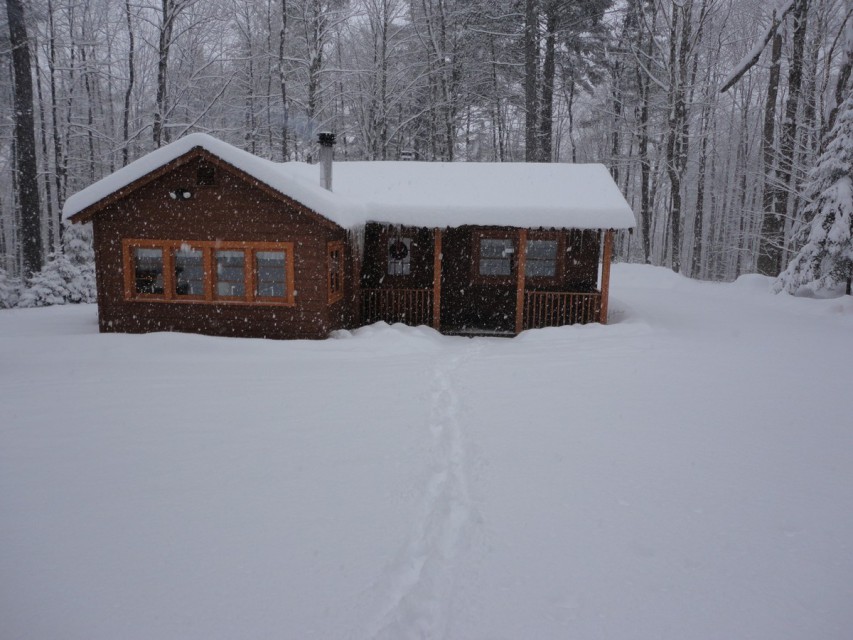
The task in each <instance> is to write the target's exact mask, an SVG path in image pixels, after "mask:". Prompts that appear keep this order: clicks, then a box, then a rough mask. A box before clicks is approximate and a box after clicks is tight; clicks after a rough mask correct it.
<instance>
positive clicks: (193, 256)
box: [175, 246, 204, 296]
mask: <svg viewBox="0 0 853 640" xmlns="http://www.w3.org/2000/svg"><path fill="white" fill-rule="evenodd" d="M175 294H176V295H179V296H203V295H204V259H203V256H202V252H201V251H200V250H197V249H192V248H191V247H188V246H183V247H181V248H180V249H179V250H178V251H175Z"/></svg>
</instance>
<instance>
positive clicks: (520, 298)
mask: <svg viewBox="0 0 853 640" xmlns="http://www.w3.org/2000/svg"><path fill="white" fill-rule="evenodd" d="M526 265H527V229H519V231H518V260H516V262H515V278H516V279H515V282H516V290H515V333H516V335H518V334H519V333H521V332H522V330H523V329H524V271H525V266H526Z"/></svg>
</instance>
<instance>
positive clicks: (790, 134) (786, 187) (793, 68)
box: [766, 0, 809, 276]
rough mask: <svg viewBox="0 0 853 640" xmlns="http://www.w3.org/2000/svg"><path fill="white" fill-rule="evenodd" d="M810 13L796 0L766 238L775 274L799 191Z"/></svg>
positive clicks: (802, 0)
mask: <svg viewBox="0 0 853 640" xmlns="http://www.w3.org/2000/svg"><path fill="white" fill-rule="evenodd" d="M808 12H809V3H808V0H796V3H795V5H794V11H793V14H792V19H793V23H794V38H793V41H794V42H793V49H792V51H791V65H790V67H789V69H788V100H787V102H786V103H785V119H784V120H783V121H782V141H781V144H780V145H779V162H778V164H777V168H776V183H777V185H778V186H779V192H778V197H777V198H776V214H775V215H774V216H772V217H771V219H770V221H769V222H770V225H769V228H768V232H769V233H768V237H767V238H766V240H767V243H768V246H767V248H768V259H767V263H766V264H767V266H768V273H767V275H773V276H775V275H779V273H780V272H781V271H782V269H783V268H784V266H785V265H784V264H782V255H783V252H782V249H783V244H784V231H785V219H786V217H787V215H788V201H789V199H790V196H791V192H792V191H794V190H796V176H795V175H794V156H795V154H796V142H797V110H798V109H799V106H800V94H801V88H802V81H803V57H804V50H805V41H806V21H807V19H808Z"/></svg>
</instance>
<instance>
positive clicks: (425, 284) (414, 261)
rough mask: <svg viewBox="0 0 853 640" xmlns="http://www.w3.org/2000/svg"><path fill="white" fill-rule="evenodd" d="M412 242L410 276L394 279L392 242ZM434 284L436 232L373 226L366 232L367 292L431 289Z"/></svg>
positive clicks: (363, 276)
mask: <svg viewBox="0 0 853 640" xmlns="http://www.w3.org/2000/svg"><path fill="white" fill-rule="evenodd" d="M392 239H401V240H411V244H410V245H409V246H410V249H409V253H410V262H409V273H408V274H406V275H394V274H391V273H389V270H388V249H389V241H390V240H392ZM432 283H433V235H432V229H426V228H414V227H388V226H385V225H381V224H377V223H369V224H367V225H366V226H365V229H364V260H363V265H362V270H361V284H362V287H363V288H365V289H383V288H393V289H427V288H432Z"/></svg>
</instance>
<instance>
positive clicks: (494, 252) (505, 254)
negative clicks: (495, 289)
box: [479, 238, 515, 277]
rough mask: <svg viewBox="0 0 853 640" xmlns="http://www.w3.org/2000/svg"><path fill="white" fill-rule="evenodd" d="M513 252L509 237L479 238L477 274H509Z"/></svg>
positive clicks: (491, 275) (487, 275)
mask: <svg viewBox="0 0 853 640" xmlns="http://www.w3.org/2000/svg"><path fill="white" fill-rule="evenodd" d="M514 253H515V248H514V247H513V241H512V240H510V239H509V238H480V266H479V274H480V275H481V276H486V277H494V276H511V275H512V258H513V254H514Z"/></svg>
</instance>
